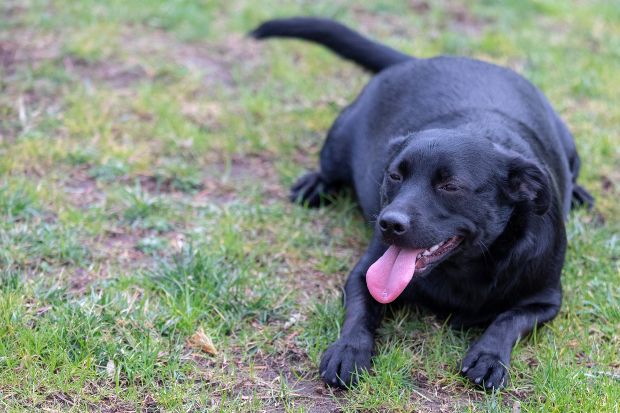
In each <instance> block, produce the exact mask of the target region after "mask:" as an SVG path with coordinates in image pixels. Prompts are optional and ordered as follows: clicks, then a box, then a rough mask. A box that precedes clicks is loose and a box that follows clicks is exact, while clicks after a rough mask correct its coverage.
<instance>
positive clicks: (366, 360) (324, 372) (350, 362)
mask: <svg viewBox="0 0 620 413" xmlns="http://www.w3.org/2000/svg"><path fill="white" fill-rule="evenodd" d="M371 352H372V336H370V337H345V336H343V337H340V338H339V339H338V340H336V342H335V343H334V344H332V345H331V346H329V348H328V349H327V351H326V352H325V355H324V356H323V360H321V366H320V367H319V372H320V373H321V377H323V380H324V381H325V383H327V384H329V385H330V386H337V387H349V386H354V385H355V384H357V381H358V377H359V375H360V374H361V373H362V371H364V370H366V371H367V370H368V369H370V357H371Z"/></svg>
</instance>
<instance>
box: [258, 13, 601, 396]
mask: <svg viewBox="0 0 620 413" xmlns="http://www.w3.org/2000/svg"><path fill="white" fill-rule="evenodd" d="M251 35H252V36H254V37H255V38H257V39H262V38H266V37H273V36H281V37H297V38H302V39H306V40H311V41H314V42H317V43H321V44H323V45H325V46H327V47H329V48H330V49H332V50H333V51H334V52H336V53H338V54H339V55H341V56H343V57H345V58H348V59H351V60H353V61H355V62H357V63H358V64H360V65H361V66H363V67H365V68H367V69H369V70H371V71H372V72H375V73H377V75H376V76H375V77H374V78H373V79H372V80H371V81H370V82H369V83H368V85H367V86H366V87H365V88H364V90H363V91H362V93H361V94H360V95H359V97H358V98H357V99H356V100H355V102H353V103H352V104H351V105H350V106H349V107H347V108H346V109H345V110H343V111H342V113H341V114H340V116H339V117H338V119H337V120H336V121H335V122H334V125H333V126H332V128H331V130H330V131H329V134H328V136H327V140H326V142H325V145H324V146H323V149H322V151H321V167H320V170H319V171H317V172H313V173H310V174H308V175H306V176H304V177H302V178H301V179H300V180H299V181H298V182H297V183H296V184H295V185H294V186H293V187H292V195H291V198H292V199H293V200H301V201H302V202H306V203H307V204H308V205H309V206H318V205H319V204H320V201H321V195H322V193H333V192H335V191H338V190H339V189H340V188H342V187H344V186H351V187H353V189H354V190H355V193H356V194H357V197H358V200H359V203H360V205H361V208H362V211H363V212H364V216H365V218H366V220H368V221H374V220H376V228H375V234H374V237H373V239H372V241H371V243H370V246H369V247H368V251H367V252H366V253H365V254H364V256H363V257H362V259H361V260H360V261H359V263H358V264H357V265H356V266H355V268H354V269H353V271H352V272H351V274H350V276H349V279H348V280H347V283H346V286H345V293H346V300H345V301H346V304H345V305H346V310H347V315H346V319H345V322H344V325H343V327H342V335H341V336H340V338H339V339H338V340H337V341H336V342H335V343H333V344H332V345H331V346H330V347H329V349H328V350H327V351H326V353H325V356H324V357H323V360H322V361H321V366H320V368H319V370H320V372H321V375H322V376H323V379H324V380H325V381H326V382H327V383H329V384H331V385H338V386H344V385H350V384H354V383H355V382H356V381H357V375H356V374H355V372H356V371H358V372H359V371H360V370H361V369H368V368H369V367H370V358H371V351H372V347H373V336H374V333H375V330H376V328H377V327H378V326H379V324H380V322H381V317H382V307H383V304H385V303H389V302H392V301H394V302H395V303H402V304H411V305H415V306H421V307H424V308H427V309H429V310H431V311H432V312H434V313H435V314H437V315H438V316H439V317H442V318H448V317H449V324H450V325H453V326H456V327H463V328H469V327H472V326H478V325H488V326H489V327H488V328H487V330H486V331H485V333H484V334H483V335H482V337H481V338H480V340H478V341H477V342H476V343H475V344H474V345H473V346H472V347H471V348H470V349H469V352H468V353H467V355H466V356H465V358H464V359H463V361H462V363H461V367H460V368H461V370H460V371H461V372H462V373H463V374H464V375H466V376H467V377H468V378H469V379H470V380H472V381H473V382H475V383H477V384H480V385H482V386H485V387H487V388H491V387H493V388H498V387H503V386H504V385H505V384H506V382H507V379H508V366H509V363H510V353H511V351H512V347H513V346H514V344H515V342H516V341H517V340H518V339H519V338H522V337H524V336H525V335H527V334H528V333H529V332H531V331H532V330H533V329H534V327H535V326H536V325H540V324H542V323H545V322H547V321H549V320H551V319H553V318H554V317H555V316H556V314H557V313H558V310H559V309H560V305H561V301H562V288H561V284H560V275H561V272H562V266H563V264H564V254H565V252H566V231H565V227H564V219H565V218H566V216H567V214H568V212H569V210H570V208H571V198H572V199H573V200H574V201H575V203H576V204H583V203H586V204H588V206H590V207H591V206H592V204H593V198H592V197H591V196H590V194H588V192H587V191H586V190H585V189H583V188H582V187H580V186H578V185H577V184H576V179H577V175H578V173H579V166H580V161H579V157H578V155H577V151H576V149H575V144H574V142H573V137H572V135H571V134H570V132H569V131H568V129H567V128H566V126H565V125H564V123H562V121H561V120H560V117H559V116H558V115H557V114H556V113H555V111H554V110H553V108H552V107H551V105H550V104H549V102H548V101H547V99H546V98H545V96H544V95H543V94H542V92H540V91H539V90H538V89H537V88H536V87H534V86H533V85H532V84H531V83H529V82H528V81H527V80H525V79H524V78H523V77H521V76H520V75H518V74H516V73H515V72H513V71H511V70H509V69H506V68H502V67H498V66H495V65H492V64H489V63H484V62H480V61H477V60H471V59H467V58H461V57H448V56H441V57H435V58H431V59H416V58H413V57H410V56H407V55H404V54H402V53H399V52H397V51H395V50H392V49H390V48H388V47H386V46H383V45H380V44H377V43H375V42H372V41H370V40H368V39H366V38H365V37H362V36H361V35H359V34H358V33H356V32H354V31H352V30H350V29H348V28H347V27H345V26H343V25H341V24H339V23H337V22H334V21H330V20H324V19H318V18H292V19H285V20H272V21H268V22H266V23H264V24H263V25H261V26H260V27H259V28H257V29H256V30H255V31H254V32H252V33H251Z"/></svg>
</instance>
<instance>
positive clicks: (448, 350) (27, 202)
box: [0, 0, 620, 412]
mask: <svg viewBox="0 0 620 413" xmlns="http://www.w3.org/2000/svg"><path fill="white" fill-rule="evenodd" d="M265 3H266V4H265ZM425 4H426V5H425ZM0 10H1V13H0V15H1V16H2V17H1V18H0V28H1V29H2V30H0V45H2V46H1V47H2V53H0V60H1V61H0V63H1V64H0V88H1V90H2V93H1V94H0V174H1V176H0V410H2V411H6V412H22V411H33V412H47V411H68V412H82V411H84V412H86V411H102V412H108V411H143V412H155V411H160V412H164V411H171V412H172V411H174V412H176V411H178V412H186V411H209V412H211V411H212V412H228V411H234V412H237V411H261V410H262V411H284V412H310V411H317V412H321V411H333V410H338V411H344V412H354V411H449V412H453V411H459V412H470V411H472V412H473V411H489V412H491V411H493V412H500V411H504V412H512V411H517V410H518V408H517V407H515V406H516V403H518V404H519V405H520V408H521V411H523V412H571V411H579V412H617V411H618V409H619V407H620V403H619V402H618V400H620V353H619V350H618V349H619V348H620V327H619V326H620V310H619V309H620V219H619V218H618V217H619V216H620V198H619V197H620V195H619V194H620V101H619V98H618V97H619V96H620V83H619V82H618V81H617V79H620V26H618V24H617V22H618V21H619V20H620V7H619V6H618V2H615V1H604V0H603V1H597V2H583V1H577V0H574V1H561V0H545V1H535V0H531V1H517V0H514V1H512V0H511V1H501V2H500V1H495V0H485V1H482V2H474V1H468V0H462V1H459V2H454V1H441V2H428V3H425V2H422V1H412V2H392V1H379V2H378V1H370V0H360V1H357V2H353V1H344V0H342V1H341V0H338V1H323V0H321V1H292V0H291V1H289V0H285V1H280V2H271V3H270V2H251V1H248V0H233V1H222V0H208V1H186V0H176V1H173V0H170V1H162V0H148V1H141V2H127V1H117V0H109V1H104V2H100V1H97V2H95V1H90V0H88V1H75V0H29V1H25V2H15V1H10V0H7V1H4V2H2V3H0ZM292 15H321V16H325V17H332V18H337V19H338V20H340V21H343V22H345V23H347V24H349V25H351V26H352V27H354V28H356V29H359V30H361V31H362V32H363V33H365V34H367V35H369V36H371V37H374V38H376V39H379V40H381V41H382V42H385V43H386V44H388V45H390V46H393V47H395V48H398V49H399V50H402V51H404V52H407V53H411V54H415V55H416V56H422V57H428V56H434V55H437V54H458V55H462V56H470V57H473V58H478V59H482V60H486V61H490V62H493V63H497V64H500V65H504V66H509V67H511V68H513V69H514V70H516V71H518V72H520V73H522V74H523V75H524V76H526V77H527V78H528V79H530V80H531V81H532V82H533V83H534V84H536V85H537V86H538V87H540V88H541V89H542V90H543V91H544V92H545V93H546V94H547V96H548V97H549V99H550V100H551V102H552V103H553V104H554V106H555V108H556V109H557V110H558V111H559V113H560V114H561V115H562V117H563V119H564V120H565V121H566V122H567V124H568V125H569V127H570V129H571V131H572V132H573V134H574V135H575V139H576V142H577V146H578V148H579V151H580V154H581V156H582V160H583V168H582V178H581V182H582V183H583V184H584V185H585V186H586V187H587V188H588V189H589V190H590V191H591V192H592V193H593V194H594V195H595V196H596V199H597V206H596V209H595V211H593V212H587V211H584V210H580V211H576V212H573V213H571V215H570V218H569V221H568V237H569V248H568V253H567V258H566V265H565V270H564V275H563V277H564V278H563V282H564V302H563V306H562V311H561V312H560V314H559V315H558V317H557V318H556V319H555V320H554V321H553V322H552V323H550V324H549V325H548V326H545V327H543V328H541V329H540V330H538V331H536V332H535V334H532V335H531V336H530V337H528V338H527V339H525V340H524V342H522V343H519V344H518V345H517V346H516V347H515V349H514V352H513V358H512V366H511V383H510V385H509V387H508V388H507V389H506V390H504V391H502V392H496V393H485V392H481V391H479V390H477V389H475V388H473V387H472V386H470V384H469V383H467V382H466V381H465V380H464V379H463V378H461V377H459V376H458V375H456V374H455V366H456V365H457V364H458V362H459V361H460V359H461V358H462V357H463V356H464V354H465V352H466V350H467V348H468V347H469V346H470V345H471V343H472V341H473V340H475V339H476V338H477V337H478V336H479V335H480V331H477V330H473V331H455V330H452V329H450V328H447V327H446V326H444V325H443V324H442V322H441V321H438V320H436V319H435V318H434V317H433V316H432V315H430V314H427V313H424V312H410V311H406V310H388V311H387V314H386V319H385V322H384V323H383V326H382V328H381V329H380V331H379V334H378V338H377V352H378V356H377V357H376V358H375V359H374V361H373V369H372V371H371V372H370V374H369V375H367V376H366V377H365V379H364V380H363V381H362V383H361V384H360V386H358V387H357V388H355V389H353V390H350V391H344V392H340V391H333V390H331V389H327V388H324V387H322V386H321V384H320V380H319V377H318V373H317V370H318V369H317V365H318V363H319V361H320V359H321V357H322V354H323V352H324V351H325V349H326V348H327V346H329V345H330V344H331V343H332V342H333V341H334V340H335V339H336V338H337V337H338V335H339V331H340V325H341V322H342V320H343V317H344V312H343V309H342V307H341V304H340V299H341V295H342V287H343V285H344V281H345V280H346V276H347V274H348V271H349V270H350V269H351V268H352V266H353V265H354V264H355V262H356V260H357V259H358V258H359V256H360V255H361V253H362V252H363V250H364V246H365V245H366V244H367V242H368V240H369V236H370V227H369V225H367V224H365V223H364V222H363V220H362V217H361V215H360V213H359V212H358V211H357V207H356V204H355V203H354V201H352V200H351V198H350V196H349V195H347V194H344V195H343V196H341V197H339V198H338V199H337V200H336V202H335V204H333V205H331V206H329V207H327V208H323V209H319V210H307V209H304V208H301V207H298V206H294V205H291V204H290V203H289V202H288V201H287V189H286V188H287V186H289V185H290V184H292V183H293V182H294V180H295V179H296V178H297V177H298V176H299V175H300V174H301V173H303V172H304V171H307V170H310V169H313V168H315V167H316V165H317V158H318V153H319V150H320V148H321V145H322V142H323V139H324V136H325V134H326V132H327V130H328V129H329V127H330V126H331V123H332V122H333V121H334V119H335V118H336V116H337V115H338V113H339V112H340V111H341V110H342V109H343V108H344V107H345V106H346V105H347V104H348V102H351V100H352V99H354V98H355V96H356V95H357V94H358V93H359V91H360V90H361V88H362V87H363V86H364V84H365V83H366V82H367V81H368V79H369V75H368V74H367V73H365V72H363V71H361V70H360V69H358V68H356V67H355V66H354V65H353V64H351V63H349V62H345V61H342V60H341V59H339V58H337V57H336V56H334V55H333V54H331V53H330V52H328V51H326V50H324V49H323V48H320V47H317V46H313V45H309V44H306V43H302V42H297V41H290V40H289V41H286V40H274V41H271V42H266V43H257V42H255V41H253V40H251V39H248V38H244V37H243V36H244V33H246V32H247V31H248V30H250V29H252V28H253V27H255V26H256V25H257V24H258V23H260V22H261V21H263V20H265V19H268V18H272V17H283V16H292ZM513 409H515V410H513Z"/></svg>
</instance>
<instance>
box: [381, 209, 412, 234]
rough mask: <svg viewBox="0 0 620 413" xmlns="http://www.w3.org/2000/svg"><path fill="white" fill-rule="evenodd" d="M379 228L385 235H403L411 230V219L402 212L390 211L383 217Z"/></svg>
mask: <svg viewBox="0 0 620 413" xmlns="http://www.w3.org/2000/svg"><path fill="white" fill-rule="evenodd" d="M379 228H381V232H382V233H383V234H384V235H402V234H404V233H405V232H407V230H408V229H409V218H408V217H407V215H405V214H403V213H401V212H396V211H388V212H385V213H384V214H382V215H381V218H380V219H379Z"/></svg>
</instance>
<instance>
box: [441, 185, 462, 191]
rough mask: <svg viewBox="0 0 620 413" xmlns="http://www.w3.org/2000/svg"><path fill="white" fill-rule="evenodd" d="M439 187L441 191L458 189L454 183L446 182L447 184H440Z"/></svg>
mask: <svg viewBox="0 0 620 413" xmlns="http://www.w3.org/2000/svg"><path fill="white" fill-rule="evenodd" d="M440 189H442V190H443V191H448V192H456V191H458V190H459V187H458V186H456V185H452V184H448V185H444V186H442V187H441V188H440Z"/></svg>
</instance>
